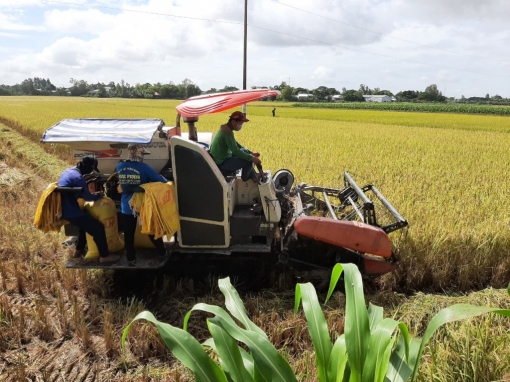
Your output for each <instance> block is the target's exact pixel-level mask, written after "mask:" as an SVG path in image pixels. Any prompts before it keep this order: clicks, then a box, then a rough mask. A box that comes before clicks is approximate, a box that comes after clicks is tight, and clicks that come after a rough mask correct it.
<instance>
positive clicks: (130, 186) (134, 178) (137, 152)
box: [116, 144, 167, 265]
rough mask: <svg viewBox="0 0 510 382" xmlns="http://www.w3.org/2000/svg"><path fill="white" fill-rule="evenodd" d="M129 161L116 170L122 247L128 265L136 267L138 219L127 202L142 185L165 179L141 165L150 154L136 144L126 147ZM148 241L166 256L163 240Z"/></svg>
mask: <svg viewBox="0 0 510 382" xmlns="http://www.w3.org/2000/svg"><path fill="white" fill-rule="evenodd" d="M128 150H129V159H128V160H126V161H121V162H120V163H119V164H118V165H117V168H116V171H117V176H118V177H119V184H120V187H121V188H122V195H121V212H122V214H121V226H122V227H123V230H124V246H125V248H126V257H127V260H128V263H129V264H130V265H136V251H135V231H136V223H137V219H138V217H137V216H136V215H135V214H134V212H133V210H132V209H131V206H130V205H129V201H130V200H131V198H132V197H133V193H134V192H135V190H136V189H137V188H138V187H140V186H141V185H142V184H145V183H150V182H164V183H166V182H167V179H166V178H165V177H164V176H163V175H160V174H158V173H157V172H156V171H154V170H153V169H152V168H151V167H150V166H149V165H148V164H146V163H143V156H144V155H148V154H150V152H149V151H147V150H146V149H144V148H143V146H141V145H138V144H130V145H128ZM149 238H150V240H151V241H152V243H153V244H154V246H155V247H156V249H157V250H158V252H159V254H160V255H165V254H166V248H165V245H164V243H163V239H162V238H159V239H154V235H149Z"/></svg>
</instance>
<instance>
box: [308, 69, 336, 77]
mask: <svg viewBox="0 0 510 382" xmlns="http://www.w3.org/2000/svg"><path fill="white" fill-rule="evenodd" d="M333 77H335V71H334V70H333V69H331V68H326V67H324V66H318V67H317V68H315V70H314V71H313V75H312V78H313V79H316V80H331V79H333Z"/></svg>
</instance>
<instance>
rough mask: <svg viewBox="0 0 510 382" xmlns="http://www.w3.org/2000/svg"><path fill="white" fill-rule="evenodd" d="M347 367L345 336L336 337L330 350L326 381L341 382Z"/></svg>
mask: <svg viewBox="0 0 510 382" xmlns="http://www.w3.org/2000/svg"><path fill="white" fill-rule="evenodd" d="M346 365H347V348H346V346H345V335H344V334H342V335H341V336H340V337H338V338H337V339H336V341H335V344H334V345H333V349H332V350H331V356H330V357H329V365H328V381H330V382H342V381H343V380H344V375H345V367H346Z"/></svg>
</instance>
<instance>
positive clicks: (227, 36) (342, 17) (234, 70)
mask: <svg viewBox="0 0 510 382" xmlns="http://www.w3.org/2000/svg"><path fill="white" fill-rule="evenodd" d="M64 1H65V0H64ZM73 3H76V0H75V1H73ZM283 3H284V4H286V5H284V4H283ZM461 3H462V4H461ZM90 4H95V5H99V6H100V7H91V6H88V7H82V6H75V5H69V6H64V5H61V4H53V3H50V2H44V1H35V0H15V1H14V0H0V5H1V6H2V8H1V9H2V13H0V30H3V31H1V32H0V33H1V34H0V35H1V36H4V37H6V39H4V40H6V41H7V42H5V41H0V51H2V52H8V51H10V52H11V53H10V56H7V57H5V58H4V59H3V60H2V61H0V73H1V74H2V76H1V77H2V81H4V82H6V83H11V84H14V83H17V82H18V83H19V82H21V81H22V80H23V79H25V78H27V77H29V76H36V75H37V76H43V77H45V78H46V77H49V78H50V79H51V80H52V81H53V82H54V83H56V84H58V85H60V86H64V85H67V84H68V80H69V78H70V77H73V78H80V79H81V78H83V79H85V80H87V81H88V82H97V81H103V82H109V81H112V80H113V81H115V82H118V81H120V80H121V79H125V80H126V81H128V82H130V83H136V82H158V81H161V82H167V81H174V82H180V81H182V79H184V78H190V79H192V80H193V81H195V82H196V83H197V84H198V85H199V86H200V87H201V88H203V89H209V88H211V87H216V88H218V87H220V88H221V87H223V86H225V85H234V86H238V87H240V86H241V84H242V54H243V25H242V24H243V19H244V2H241V1H238V0H216V1H214V2H212V1H205V0H173V1H172V2H169V1H167V0H147V1H138V0H124V1H123V2H122V3H120V4H121V5H119V2H116V1H114V0H99V1H98V0H96V1H94V2H91V3H90ZM461 5H462V6H461ZM101 6H104V7H109V8H101ZM456 6H457V7H459V8H456ZM293 7H294V8H293ZM111 8H117V9H111ZM118 8H122V9H124V10H121V9H118ZM295 8H300V9H302V10H305V11H302V10H298V9H295ZM456 9H457V11H456ZM127 10H131V11H137V12H131V11H127ZM312 13H316V14H320V15H322V17H318V16H316V15H313V14H312ZM197 19H202V20H197ZM34 20H35V21H34ZM207 20H208V21H207ZM219 21H223V22H219ZM509 21H510V2H508V1H507V0H485V1H481V0H480V1H478V2H474V1H471V0H463V1H462V2H461V1H460V0H452V1H450V2H443V1H439V0H432V1H430V2H414V1H411V0H387V1H381V0H343V1H331V0H317V1H315V2H311V1H309V0H306V1H305V0H294V1H292V2H291V1H290V0H282V4H280V3H278V2H275V1H271V0H251V1H250V2H249V11H248V24H249V25H250V26H251V27H250V28H249V29H248V86H251V85H259V86H260V85H276V84H279V83H281V82H282V81H286V82H288V81H289V78H290V79H291V83H292V86H302V87H307V88H315V87H317V86H320V85H326V86H331V87H336V88H337V89H341V88H342V87H346V88H355V89H357V88H358V87H359V84H360V83H363V84H366V85H368V86H370V87H371V88H374V87H379V88H381V89H389V90H391V91H393V92H397V91H400V90H406V89H421V90H423V89H425V87H426V86H428V85H430V83H434V82H437V85H438V87H439V88H440V89H442V88H443V86H444V85H445V84H446V83H448V86H447V88H450V89H451V90H448V91H447V94H446V95H457V94H456V93H458V92H460V91H462V92H464V93H466V94H464V95H466V96H472V95H475V94H468V93H467V91H468V90H470V89H471V90H473V91H475V90H477V89H485V90H483V92H484V94H483V95H485V94H486V93H487V92H489V93H490V94H493V93H494V94H495V93H499V94H501V95H502V96H510V94H508V90H507V89H506V87H504V84H505V83H508V79H507V78H505V77H501V76H499V77H498V74H501V75H503V76H504V75H506V73H508V72H510V70H509V69H510V52H509V51H508V49H503V47H506V46H510V30H509V29H508V27H507V26H506V25H508V22H509ZM255 27H258V28H255ZM33 31H37V32H33ZM275 31H276V32H282V33H276V32H275ZM371 31H373V32H371ZM374 32H376V33H374ZM31 33H37V34H34V35H33V38H30V39H28V38H26V37H27V36H32V35H31ZM384 35H385V36H384ZM21 36H25V39H21V38H17V37H21ZM7 37H10V39H9V38H7ZM8 40H11V41H12V42H11V43H10V45H9V43H8ZM29 40H30V41H29ZM403 40H407V42H406V41H403ZM14 41H15V43H14ZM14 45H15V46H14ZM434 48H435V49H434ZM27 51H29V52H30V53H27ZM457 53H461V54H457ZM495 60H501V62H498V61H495ZM462 70H465V71H462ZM41 72H43V73H41ZM481 73H488V74H491V75H485V74H481ZM458 89H460V90H458ZM449 92H455V94H448V93H449ZM460 95H461V94H458V96H459V97H460Z"/></svg>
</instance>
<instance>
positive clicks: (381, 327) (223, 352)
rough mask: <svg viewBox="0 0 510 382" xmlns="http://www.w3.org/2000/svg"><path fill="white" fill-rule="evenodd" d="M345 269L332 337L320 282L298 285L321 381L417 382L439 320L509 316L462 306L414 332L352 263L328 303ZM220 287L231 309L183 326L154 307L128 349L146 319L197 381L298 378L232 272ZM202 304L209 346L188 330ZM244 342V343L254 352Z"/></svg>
mask: <svg viewBox="0 0 510 382" xmlns="http://www.w3.org/2000/svg"><path fill="white" fill-rule="evenodd" d="M342 273H343V274H344V283H345V294H346V307H345V332H344V333H343V334H341V335H340V336H339V337H338V338H337V339H336V340H335V342H334V343H333V342H332V340H331V338H330V336H329V332H328V327H327V324H326V320H325V317H324V313H323V312H322V309H321V307H320V304H319V300H318V297H317V293H316V291H315V288H314V287H313V285H312V284H310V283H306V284H298V285H296V295H295V307H294V309H295V311H296V312H297V311H298V309H299V306H300V304H301V303H302V305H303V311H304V314H305V317H306V320H307V323H308V330H309V333H310V337H311V339H312V342H313V345H314V348H315V360H316V364H317V370H318V376H317V378H318V380H319V381H320V382H333V381H334V382H340V381H346V382H347V381H349V382H358V381H362V382H365V381H366V382H372V381H376V382H386V381H392V382H400V381H407V380H411V381H414V380H415V379H416V377H417V374H418V369H419V366H420V360H421V356H422V353H423V349H424V347H425V345H426V344H427V342H428V341H429V340H430V339H431V338H432V336H433V334H434V332H435V331H436V330H437V329H438V328H439V327H440V326H442V325H444V324H446V323H448V322H453V321H458V320H462V319H465V318H471V317H475V316H479V315H481V314H483V313H490V312H493V313H497V314H500V315H503V316H510V309H499V308H490V307H481V306H474V305H470V304H457V305H453V306H451V307H449V308H446V309H443V310H441V311H440V312H439V313H437V314H436V315H435V316H434V317H433V318H432V320H431V321H430V323H429V325H428V327H427V329H426V330H425V334H424V336H423V338H421V339H420V338H411V336H410V335H409V330H408V328H407V326H406V325H405V324H404V323H403V322H399V321H396V320H394V319H391V318H384V317H383V308H382V307H379V306H375V305H372V304H370V306H369V308H368V309H367V308H366V304H365V297H364V294H363V283H362V279H361V275H360V273H359V270H358V268H357V267H356V266H355V265H353V264H337V265H336V266H335V267H334V269H333V271H332V275H331V281H330V286H329V290H328V294H327V297H326V302H327V301H328V300H329V298H330V297H331V295H332V293H333V291H334V290H335V288H336V284H337V282H338V280H339V279H340V276H341V275H342ZM219 287H220V290H221V292H222V293H223V295H224V296H225V306H226V308H227V310H228V311H229V312H230V314H229V313H227V311H225V310H224V309H223V308H221V307H218V306H215V305H209V304H202V303H200V304H196V305H195V306H194V307H193V308H192V309H191V310H190V311H189V312H188V313H187V315H186V316H185V318H184V330H183V329H179V328H176V327H174V326H172V325H169V324H166V323H162V322H160V321H158V320H157V319H156V318H155V317H154V315H153V314H152V313H150V312H148V311H145V312H142V313H140V314H139V315H137V316H136V317H135V318H134V319H133V321H132V322H131V323H130V324H129V325H128V326H127V327H126V328H125V330H124V333H123V335H122V348H123V349H124V351H125V343H126V337H127V334H128V332H129V329H130V327H131V325H132V324H133V322H134V321H137V320H140V319H144V320H147V321H150V322H152V323H153V324H154V325H156V327H157V329H158V331H159V334H160V335H161V337H162V338H163V340H164V342H165V344H166V345H167V347H168V348H169V349H170V350H171V351H172V353H173V354H174V355H175V357H176V358H177V359H179V360H180V361H181V362H182V363H183V364H184V365H185V366H186V367H188V368H189V369H190V370H191V371H192V372H193V374H194V376H195V378H196V380H197V381H198V382H201V381H225V382H226V381H234V382H237V381H239V382H246V381H254V382H256V381H281V382H291V381H297V378H296V375H295V374H294V372H293V370H292V369H291V367H290V365H289V363H288V362H287V360H286V359H285V358H284V357H283V356H282V355H281V354H280V353H279V352H278V350H277V349H276V348H275V347H274V346H273V345H272V344H271V342H270V341H269V339H268V337H267V335H266V334H265V333H264V332H263V331H262V330H261V329H260V328H259V327H257V326H256V325H255V324H254V323H253V322H252V321H251V320H250V318H249V317H248V315H247V312H246V309H245V307H244V304H243V302H242V300H241V299H240V297H239V294H238V293H237V291H236V289H235V288H234V287H233V286H232V284H231V283H230V280H229V278H224V279H221V280H219ZM508 293H509V294H510V285H509V286H508ZM197 310H198V311H204V312H207V313H210V314H213V315H214V317H212V318H207V325H208V328H209V331H210V332H211V335H212V338H210V339H208V340H207V341H205V342H204V343H203V344H200V343H199V342H198V341H197V340H196V339H195V338H194V337H193V336H191V335H190V334H189V333H188V332H187V331H186V330H187V325H188V321H189V318H190V316H191V313H192V312H193V311H197ZM234 318H235V319H236V320H237V322H236V321H235V320H234ZM238 323H239V324H238ZM397 329H398V330H397ZM239 343H242V344H244V345H245V347H247V348H248V349H249V352H248V351H246V350H245V349H244V347H241V346H239ZM204 347H208V348H210V349H212V350H213V351H214V353H216V355H217V357H218V359H219V365H218V364H217V363H216V362H215V361H214V360H213V359H211V358H210V357H209V355H208V353H207V352H206V350H205V349H204Z"/></svg>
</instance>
